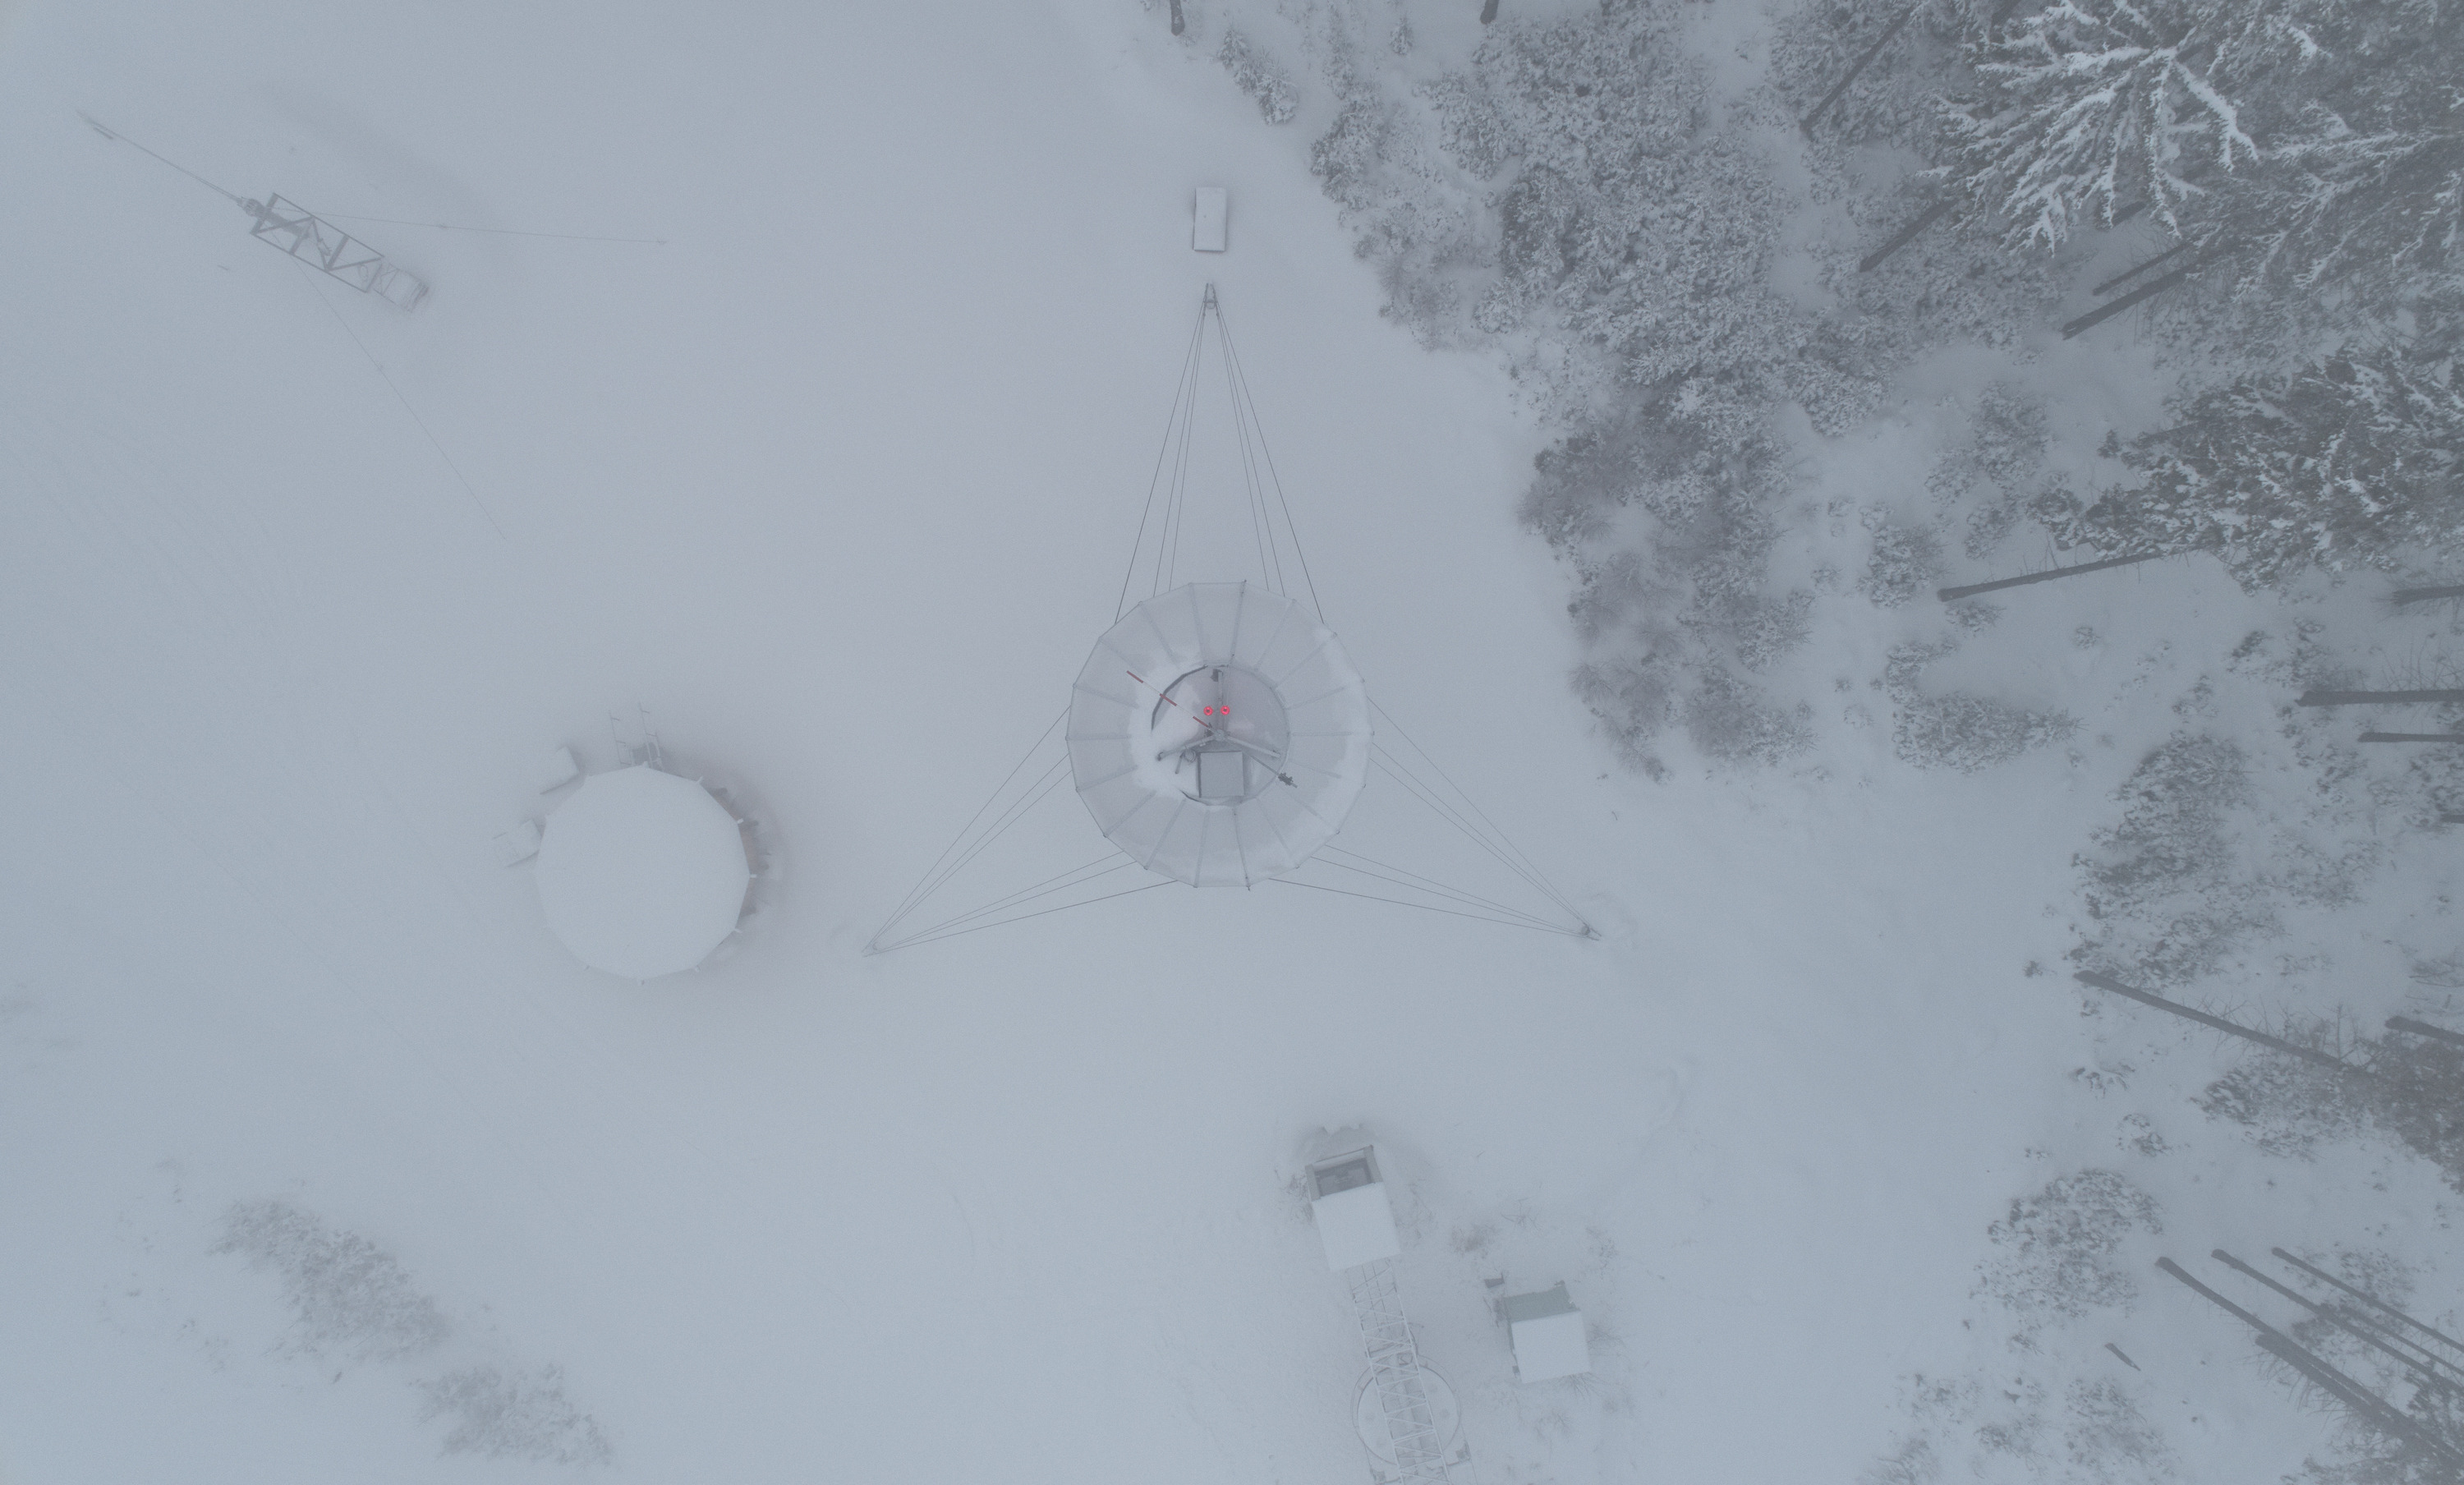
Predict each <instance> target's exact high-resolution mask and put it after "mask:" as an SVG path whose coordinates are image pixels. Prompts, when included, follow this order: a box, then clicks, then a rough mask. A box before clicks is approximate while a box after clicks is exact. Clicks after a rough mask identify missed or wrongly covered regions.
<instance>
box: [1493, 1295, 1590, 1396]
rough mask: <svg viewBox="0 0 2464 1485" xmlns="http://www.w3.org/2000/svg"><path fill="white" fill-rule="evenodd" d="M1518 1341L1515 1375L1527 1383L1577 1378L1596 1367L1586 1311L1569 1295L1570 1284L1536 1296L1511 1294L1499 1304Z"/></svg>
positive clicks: (1507, 1326) (1515, 1343) (1507, 1325)
mask: <svg viewBox="0 0 2464 1485" xmlns="http://www.w3.org/2000/svg"><path fill="white" fill-rule="evenodd" d="M1499 1308H1500V1309H1501V1310H1502V1311H1504V1312H1505V1315H1506V1328H1507V1334H1508V1335H1509V1336H1511V1337H1512V1338H1513V1341H1514V1375H1515V1376H1517V1377H1519V1378H1521V1379H1522V1380H1523V1381H1525V1382H1550V1381H1553V1380H1555V1379H1556V1378H1559V1377H1576V1376H1580V1375H1582V1374H1583V1373H1584V1372H1587V1371H1590V1370H1591V1369H1592V1343H1591V1341H1590V1339H1589V1338H1588V1337H1587V1336H1586V1335H1585V1334H1584V1332H1583V1312H1582V1311H1580V1310H1577V1309H1575V1308H1574V1302H1573V1300H1571V1299H1569V1298H1567V1297H1566V1286H1565V1284H1564V1283H1563V1282H1560V1283H1559V1284H1558V1285H1557V1287H1556V1288H1554V1289H1547V1290H1543V1291H1541V1292H1540V1293H1538V1294H1536V1295H1508V1296H1507V1297H1506V1299H1505V1300H1504V1301H1503V1302H1502V1303H1501V1304H1500V1305H1499Z"/></svg>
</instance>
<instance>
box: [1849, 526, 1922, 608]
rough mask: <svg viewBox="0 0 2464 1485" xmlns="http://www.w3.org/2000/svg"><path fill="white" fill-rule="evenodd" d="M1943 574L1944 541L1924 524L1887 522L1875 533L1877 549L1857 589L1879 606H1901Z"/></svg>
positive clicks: (1867, 563)
mask: <svg viewBox="0 0 2464 1485" xmlns="http://www.w3.org/2000/svg"><path fill="white" fill-rule="evenodd" d="M1941 576H1942V543H1940V542H1939V541H1937V540H1935V538H1934V534H1933V533H1932V532H1930V531H1928V530H1926V529H1925V527H1923V526H1903V525H1899V524H1896V523H1885V524H1884V525H1882V526H1881V527H1880V528H1879V529H1877V530H1876V531H1875V532H1874V552H1873V555H1872V556H1871V557H1870V558H1868V559H1867V560H1866V563H1865V575H1864V576H1862V577H1860V578H1859V579H1858V580H1857V591H1859V592H1860V593H1862V594H1864V595H1865V597H1866V598H1867V599H1868V600H1870V601H1871V602H1872V603H1873V605H1874V606H1875V607H1876V608H1878V609H1898V608H1902V607H1903V606H1905V605H1906V603H1907V601H1908V600H1909V599H1911V598H1914V597H1916V596H1917V595H1918V594H1919V593H1922V592H1924V591H1925V589H1927V588H1929V587H1933V585H1934V581H1935V580H1936V579H1938V578H1940V577H1941Z"/></svg>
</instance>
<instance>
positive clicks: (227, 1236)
mask: <svg viewBox="0 0 2464 1485" xmlns="http://www.w3.org/2000/svg"><path fill="white" fill-rule="evenodd" d="M211 1251H212V1252H217V1253H238V1254H241V1255H242V1256H244V1257H245V1258H247V1259H248V1261H249V1264H250V1266H251V1267H252V1268H256V1269H270V1270H272V1271H273V1272H274V1273H275V1275H277V1276H278V1277H279V1278H280V1279H281V1281H282V1290H283V1297H284V1298H285V1299H287V1300H289V1301H290V1304H291V1309H292V1313H293V1316H294V1317H295V1322H296V1324H297V1329H298V1344H299V1346H300V1347H301V1349H303V1350H306V1351H308V1352H310V1353H312V1354H315V1355H330V1354H341V1355H344V1356H349V1357H353V1358H356V1359H359V1360H363V1361H373V1360H380V1359H384V1358H389V1357H400V1356H408V1355H411V1354H412V1353H414V1352H418V1351H424V1350H427V1349H428V1348H429V1347H430V1346H433V1345H435V1344H436V1343H437V1342H438V1341H442V1340H444V1339H445V1336H446V1333H447V1330H448V1326H447V1324H446V1321H445V1316H444V1313H443V1312H442V1311H440V1310H439V1309H438V1308H437V1307H436V1303H435V1301H434V1300H432V1299H430V1298H429V1297H428V1296H426V1295H424V1294H422V1293H420V1292H419V1289H418V1287H417V1286H416V1285H414V1284H413V1283H412V1282H411V1279H410V1275H409V1274H408V1273H407V1272H406V1271H405V1270H404V1269H403V1266H402V1265H401V1264H400V1263H398V1262H396V1261H395V1259H394V1257H393V1255H392V1254H391V1253H388V1252H385V1250H384V1249H382V1248H379V1247H378V1246H377V1245H376V1244H374V1243H372V1242H369V1241H368V1240H367V1239H366V1238H364V1237H362V1236H360V1235H359V1234H358V1233H356V1232H344V1231H341V1230H338V1229H336V1228H334V1227H332V1226H330V1225H328V1224H327V1223H326V1222H325V1221H324V1220H323V1219H322V1218H320V1217H319V1216H317V1215H316V1214H315V1213H313V1212H308V1211H302V1210H301V1209H300V1208H297V1207H294V1206H292V1205H291V1204H290V1203H288V1202H282V1201H261V1202H242V1203H239V1204H238V1205H236V1206H234V1207H232V1208H231V1210H230V1211H229V1212H227V1213H225V1214H224V1217H223V1235H222V1237H221V1239H220V1240H219V1241H217V1242H216V1243H215V1244H214V1245H213V1248H212V1250H211Z"/></svg>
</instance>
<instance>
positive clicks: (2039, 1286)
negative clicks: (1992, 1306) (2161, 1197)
mask: <svg viewBox="0 0 2464 1485" xmlns="http://www.w3.org/2000/svg"><path fill="white" fill-rule="evenodd" d="M2163 1230H2164V1225H2163V1224H2162V1223H2161V1222H2160V1221H2159V1220H2158V1219H2157V1208H2156V1201H2155V1199H2154V1198H2153V1197H2151V1196H2149V1195H2148V1194H2147V1193H2146V1192H2145V1191H2142V1190H2141V1189H2139V1188H2138V1187H2137V1186H2133V1185H2131V1184H2130V1182H2129V1180H2128V1179H2126V1178H2125V1177H2123V1176H2122V1175H2120V1174H2118V1173H2116V1172H2114V1171H2110V1170H2081V1171H2077V1172H2074V1173H2073V1174H2071V1175H2067V1176H2062V1177H2059V1178H2057V1179H2056V1180H2054V1181H2051V1182H2048V1183H2047V1184H2046V1186H2045V1188H2044V1189H2043V1190H2041V1191H2038V1192H2037V1193H2036V1194H2035V1195H2034V1196H2032V1197H2028V1198H2026V1199H2024V1200H2014V1201H2013V1202H2012V1203H2011V1210H2010V1213H2009V1214H2008V1215H2007V1216H2005V1217H2004V1218H2003V1219H2002V1220H2001V1221H1999V1222H1996V1223H1994V1224H1993V1225H1992V1226H1991V1228H1989V1229H1987V1230H1986V1235H1987V1236H1989V1237H1991V1239H1992V1240H1993V1243H1994V1246H1996V1247H1998V1248H2001V1249H2003V1250H2005V1251H2006V1255H2005V1256H2004V1257H2001V1258H1999V1259H1996V1260H1994V1261H1992V1262H1991V1263H1989V1264H1987V1265H1986V1267H1985V1270H1984V1275H1983V1281H1982V1287H1983V1288H1984V1289H1985V1291H1986V1292H1987V1293H1990V1294H1991V1295H1992V1296H1993V1297H1995V1298H1997V1299H1999V1300H2001V1301H2002V1302H2003V1303H2004V1304H2006V1305H2008V1306H2009V1307H2010V1308H2011V1309H2012V1310H2013V1311H2014V1312H2015V1313H2017V1314H2018V1315H2019V1316H2020V1317H2021V1318H2022V1319H2023V1321H2024V1322H2026V1323H2027V1324H2028V1325H2029V1326H2030V1327H2031V1328H2033V1327H2034V1326H2035V1325H2039V1324H2042V1323H2043V1322H2044V1321H2046V1320H2048V1319H2076V1318H2078V1317H2079V1316H2082V1315H2085V1314H2087V1313H2088V1312H2089V1311H2090V1310H2094V1309H2108V1308H2113V1307H2116V1306H2122V1305H2127V1304H2128V1303H2130V1301H2131V1300H2133V1299H2134V1298H2136V1297H2138V1295H2139V1283H2138V1280H2136V1279H2135V1278H2133V1277H2131V1276H2130V1274H2127V1273H2125V1272H2123V1270H2122V1269H2121V1268H2120V1267H2118V1266H2117V1264H2116V1262H2115V1257H2116V1255H2117V1254H2118V1253H2119V1252H2121V1250H2122V1246H2123V1242H2124V1241H2125V1240H2126V1239H2128V1238H2130V1237H2131V1236H2133V1235H2134V1234H2137V1233H2140V1232H2149V1233H2153V1232H2161V1231H2163Z"/></svg>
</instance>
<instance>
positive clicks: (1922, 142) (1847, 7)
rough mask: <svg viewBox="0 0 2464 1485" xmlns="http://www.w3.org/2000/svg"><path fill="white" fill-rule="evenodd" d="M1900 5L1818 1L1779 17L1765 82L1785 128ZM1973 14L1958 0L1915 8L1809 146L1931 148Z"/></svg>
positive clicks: (1956, 79)
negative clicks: (1942, 96) (1942, 99)
mask: <svg viewBox="0 0 2464 1485" xmlns="http://www.w3.org/2000/svg"><path fill="white" fill-rule="evenodd" d="M1901 9H1902V8H1901V7H1899V6H1868V5H1855V4H1850V3H1846V0H1816V3H1814V4H1809V5H1801V6H1797V7H1795V8H1793V9H1792V10H1789V11H1784V12H1782V13H1781V14H1780V15H1779V16H1778V17H1777V19H1776V20H1775V21H1774V23H1773V25H1772V27H1771V70H1770V73H1769V77H1768V79H1767V85H1768V86H1769V87H1770V89H1771V94H1772V96H1773V98H1774V100H1776V103H1777V105H1778V106H1777V108H1776V109H1775V110H1774V112H1775V113H1776V114H1777V115H1778V116H1780V117H1784V118H1786V119H1788V120H1790V121H1792V122H1793V121H1794V120H1797V119H1801V118H1803V117H1804V116H1805V115H1806V114H1807V113H1808V112H1809V111H1811V110H1812V109H1813V108H1814V106H1815V103H1817V102H1819V101H1820V100H1822V98H1823V97H1824V96H1825V95H1826V94H1828V93H1830V91H1831V90H1832V88H1833V87H1834V86H1835V85H1837V82H1838V81H1839V79H1840V78H1844V77H1846V76H1847V75H1848V70H1849V68H1851V67H1853V66H1855V65H1856V63H1857V61H1858V60H1859V58H1860V57H1862V56H1864V55H1865V54H1866V52H1867V50H1868V49H1869V48H1871V47H1872V46H1873V44H1874V43H1875V42H1876V41H1877V40H1880V39H1881V35H1882V33H1884V32H1885V31H1886V30H1888V29H1889V28H1890V26H1891V23H1892V22H1893V21H1895V20H1897V19H1898V18H1899V16H1900V11H1901ZM1970 10H1971V7H1969V6H1967V5H1964V4H1961V3H1959V0H1931V3H1928V4H1925V5H1922V6H1920V7H1919V8H1918V10H1917V12H1916V13H1915V14H1914V15H1913V16H1910V17H1909V18H1908V21H1907V24H1905V25H1904V26H1903V27H1901V28H1900V31H1899V33H1898V34H1897V35H1896V36H1894V37H1893V38H1892V39H1891V41H1890V43H1889V44H1888V45H1886V46H1884V47H1883V48H1882V50H1881V52H1879V53H1876V54H1875V55H1874V59H1873V60H1872V61H1871V62H1869V63H1867V64H1866V67H1865V70H1864V71H1862V72H1860V73H1859V74H1858V75H1857V80H1856V81H1855V82H1853V83H1851V84H1849V87H1848V91H1847V92H1845V93H1843V94H1841V95H1840V96H1839V97H1838V98H1837V100H1834V101H1833V102H1832V104H1831V106H1830V107H1829V108H1828V109H1826V110H1825V111H1824V112H1823V115H1822V118H1821V121H1820V123H1819V126H1818V127H1817V128H1816V129H1815V144H1816V146H1817V147H1823V146H1828V147H1831V148H1835V149H1836V148H1838V147H1840V146H1843V145H1889V146H1892V147H1895V148H1898V149H1905V150H1916V151H1919V152H1921V153H1929V152H1931V146H1932V145H1933V144H1934V143H1935V141H1936V140H1937V139H1938V137H1939V136H1940V134H1941V132H1942V115H1941V111H1940V109H1939V107H1938V106H1937V104H1936V102H1935V99H1936V97H1937V96H1938V95H1939V94H1941V93H1942V92H1944V91H1945V90H1956V89H1957V88H1958V87H1959V85H1960V83H1961V81H1962V80H1964V78H1965V76H1966V66H1967V56H1966V53H1965V50H1964V48H1963V47H1962V46H1961V41H1962V38H1963V37H1965V36H1966V35H1968V34H1969V33H1971V32H1973V31H1975V30H1976V29H1978V27H1977V20H1976V18H1975V17H1974V16H1972V15H1971V14H1970V13H1969V12H1970Z"/></svg>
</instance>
